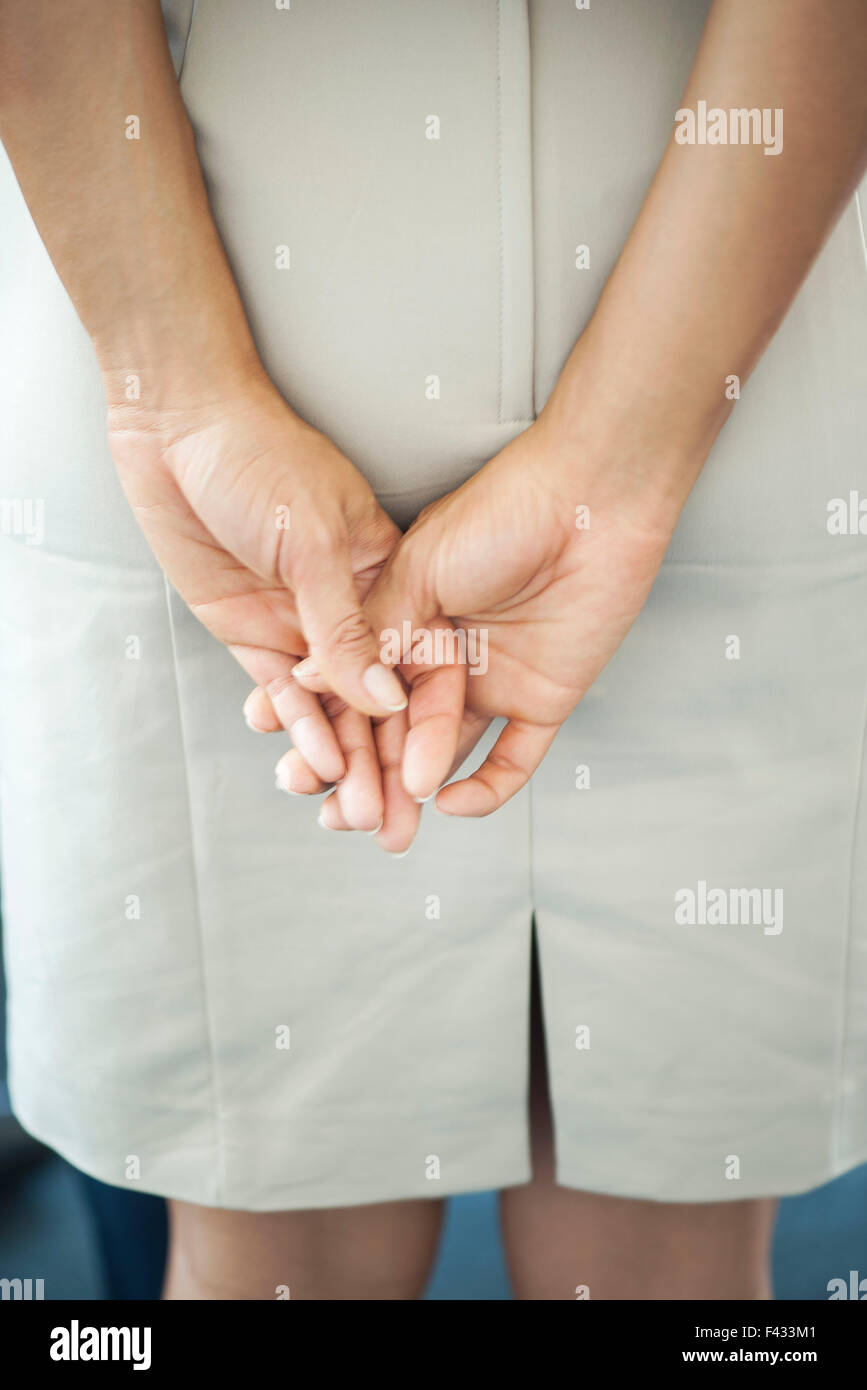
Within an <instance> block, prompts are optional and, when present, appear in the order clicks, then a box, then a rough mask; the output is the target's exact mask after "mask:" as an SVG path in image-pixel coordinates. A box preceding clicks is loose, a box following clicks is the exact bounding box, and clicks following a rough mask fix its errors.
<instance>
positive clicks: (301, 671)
mask: <svg viewBox="0 0 867 1390" xmlns="http://www.w3.org/2000/svg"><path fill="white" fill-rule="evenodd" d="M292 675H293V676H294V677H295V679H296V680H297V682H298V684H299V685H300V686H303V688H304V689H305V690H312V691H313V692H314V694H316V695H324V694H325V693H326V691H328V690H329V689H330V687H329V685H328V682H327V681H326V680H323V679H322V677H321V676H320V674H319V672H318V671H317V670H316V664H315V662H314V661H313V658H312V657H310V656H306V657H305V658H304V660H303V661H299V662H298V665H297V666H293V667H292Z"/></svg>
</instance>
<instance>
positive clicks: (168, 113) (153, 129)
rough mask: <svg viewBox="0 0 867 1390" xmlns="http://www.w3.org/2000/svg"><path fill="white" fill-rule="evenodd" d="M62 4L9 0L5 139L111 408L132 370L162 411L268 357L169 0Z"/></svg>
mask: <svg viewBox="0 0 867 1390" xmlns="http://www.w3.org/2000/svg"><path fill="white" fill-rule="evenodd" d="M61 8H62V15H58V7H57V5H56V3H52V0H26V3H25V2H24V0H0V55H2V56H0V139H2V141H3V144H4V145H5V147H6V150H7V153H8V155H9V158H10V160H11V162H12V165H13V167H14V169H15V173H16V176H17V178H18V181H19V184H20V186H21V189H22V192H23V194H24V197H25V199H26V201H27V204H28V206H29V208H30V211H31V213H32V215H33V219H34V221H35V223H36V226H37V227H38V229H39V232H40V235H41V236H42V239H43V241H44V243H45V246H46V248H47V250H48V253H49V255H50V256H51V259H52V261H53V263H54V265H55V267H56V269H57V272H58V274H59V276H60V278H61V280H62V281H63V283H64V285H65V287H66V289H67V291H68V293H69V295H70V297H71V299H72V301H73V303H74V305H75V307H76V310H77V312H78V314H79V317H80V318H81V320H82V323H83V324H84V327H85V329H86V330H87V332H88V334H89V335H90V337H91V339H92V341H93V343H94V346H95V349H96V353H97V356H98V359H99V362H100V366H101V368H102V370H103V374H104V378H105V382H106V390H107V394H108V399H109V404H113V403H114V402H115V401H117V402H120V401H123V400H124V399H125V398H126V397H125V393H126V385H125V383H126V381H127V378H128V377H129V376H130V375H134V376H135V377H137V378H138V380H139V382H140V390H141V398H142V401H143V402H147V403H148V404H151V405H153V406H155V407H161V406H163V405H166V406H170V405H172V404H173V403H174V402H175V401H180V400H182V399H184V398H185V397H186V396H187V395H189V394H193V393H198V394H199V395H201V394H202V393H203V392H204V393H205V394H207V393H213V394H215V395H218V394H219V393H220V391H222V390H224V389H228V388H229V387H230V385H231V384H232V383H233V382H234V381H235V380H236V378H238V379H240V378H243V375H244V373H245V372H247V371H249V370H251V369H255V364H256V362H257V359H256V356H255V350H254V347H253V343H252V340H251V337H250V333H249V329H248V327H247V323H246V318H245V315H244V312H243V308H242V306H241V302H240V298H239V296H238V292H237V288H236V286H235V283H234V280H233V278H232V275H231V272H230V270H229V266H228V264H227V261H226V258H225V255H224V253H223V249H222V246H221V244H220V240H219V236H218V234H217V231H216V228H215V226H214V223H213V219H212V217H211V213H210V209H209V207H208V201H207V195H206V192H205V188H204V182H203V179H202V174H201V170H200V167H199V163H198V160H197V157H196V150H195V144H194V140H193V134H192V130H191V127H190V123H189V120H188V118H187V114H186V111H185V109H184V105H183V102H182V100H181V97H180V93H179V90H178V84H177V81H176V79H175V74H174V70H173V67H172V63H171V58H170V55H169V50H168V44H167V42H166V36H165V30H164V26H163V21H162V15H161V12H160V6H159V3H158V0H112V3H110V4H109V3H106V0H74V3H71V4H66V5H63V6H62V7H61ZM130 117H135V118H137V120H138V137H139V138H128V135H127V132H130V133H135V125H134V123H132V122H130V120H129V118H130Z"/></svg>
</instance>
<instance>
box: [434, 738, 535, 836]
mask: <svg viewBox="0 0 867 1390" xmlns="http://www.w3.org/2000/svg"><path fill="white" fill-rule="evenodd" d="M558 728H559V725H556V724H529V723H527V721H526V720H523V719H510V720H509V722H508V724H507V725H506V727H505V728H504V729H503V731H502V733H501V734H500V736H499V738H498V739H497V741H496V743H495V744H494V746H493V748H492V749H491V751H490V753H489V754H488V756H487V757H486V758H485V761H484V762H483V763H482V765H481V767H480V768H478V769H477V771H476V772H474V773H472V774H471V775H470V776H469V777H466V778H464V779H463V780H462V781H459V782H450V783H449V785H448V786H447V787H443V789H442V791H441V792H440V793H439V795H438V797H437V799H436V808H437V810H438V811H442V812H443V814H444V815H447V816H489V815H490V814H491V812H492V811H496V810H497V809H498V808H499V807H500V806H503V805H504V804H505V803H506V802H507V801H508V800H509V799H510V797H513V796H514V795H515V793H516V792H519V791H520V790H521V788H522V787H523V786H525V785H526V783H527V782H528V781H529V780H530V778H531V777H532V775H533V773H534V772H535V771H536V768H537V767H538V766H539V764H540V762H541V761H542V759H543V758H544V756H545V754H546V753H547V751H548V749H549V748H550V746H551V743H552V742H553V739H554V736H555V734H556V733H557V729H558Z"/></svg>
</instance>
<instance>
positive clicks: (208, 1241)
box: [164, 1200, 443, 1301]
mask: <svg viewBox="0 0 867 1390" xmlns="http://www.w3.org/2000/svg"><path fill="white" fill-rule="evenodd" d="M442 1208H443V1203H442V1202H441V1201H436V1200H431V1201H415V1202H413V1201H409V1202H385V1203H373V1204H371V1205H370V1206H363V1207H341V1208H338V1209H331V1210H324V1211H293V1212H249V1211H226V1210H218V1209H214V1208H209V1207H200V1206H195V1205H193V1204H192V1203H189V1202H170V1203H169V1211H170V1230H171V1239H170V1246H169V1262H168V1269H167V1274H166V1284H165V1292H164V1296H165V1298H167V1299H170V1300H177V1299H186V1300H197V1301H200V1300H215V1299H245V1300H250V1299H257V1300H258V1299H276V1300H282V1299H307V1300H310V1299H324V1300H329V1301H331V1300H347V1299H348V1300H352V1301H368V1300H382V1301H389V1300H393V1299H415V1298H419V1297H420V1296H421V1294H422V1292H423V1291H424V1287H425V1284H426V1282H427V1278H428V1275H429V1273H430V1268H431V1264H432V1262H433V1259H434V1255H435V1253H436V1246H437V1241H438V1238H439V1232H440V1226H441V1224H442Z"/></svg>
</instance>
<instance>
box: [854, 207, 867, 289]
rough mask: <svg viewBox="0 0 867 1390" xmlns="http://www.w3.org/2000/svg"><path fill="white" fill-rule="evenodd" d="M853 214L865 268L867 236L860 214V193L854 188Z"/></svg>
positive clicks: (866, 263)
mask: <svg viewBox="0 0 867 1390" xmlns="http://www.w3.org/2000/svg"><path fill="white" fill-rule="evenodd" d="M855 216H856V217H857V218H858V231H859V232H860V233H861V250H862V251H863V252H864V266H865V269H867V236H865V234H864V218H863V216H862V214H861V195H860V193H859V192H858V189H857V188H856V189H855Z"/></svg>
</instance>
